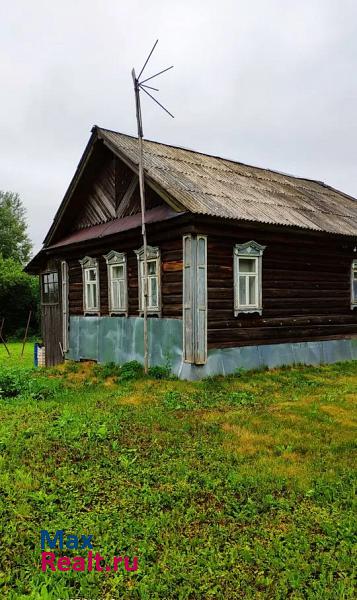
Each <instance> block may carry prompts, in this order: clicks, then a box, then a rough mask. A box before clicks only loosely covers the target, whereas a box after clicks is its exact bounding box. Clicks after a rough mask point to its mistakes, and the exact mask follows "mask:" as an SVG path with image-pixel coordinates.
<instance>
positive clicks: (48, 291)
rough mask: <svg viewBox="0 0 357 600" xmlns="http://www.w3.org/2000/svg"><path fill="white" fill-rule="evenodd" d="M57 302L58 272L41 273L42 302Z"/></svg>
mask: <svg viewBox="0 0 357 600" xmlns="http://www.w3.org/2000/svg"><path fill="white" fill-rule="evenodd" d="M57 303H58V273H57V271H53V272H52V273H44V274H43V275H42V304H57Z"/></svg>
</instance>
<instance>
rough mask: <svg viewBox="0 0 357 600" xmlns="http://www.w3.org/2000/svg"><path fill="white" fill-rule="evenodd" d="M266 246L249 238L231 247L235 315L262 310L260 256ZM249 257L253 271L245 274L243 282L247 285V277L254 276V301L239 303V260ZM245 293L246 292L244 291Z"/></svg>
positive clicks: (259, 312) (260, 311) (260, 312)
mask: <svg viewBox="0 0 357 600" xmlns="http://www.w3.org/2000/svg"><path fill="white" fill-rule="evenodd" d="M265 248H266V246H262V245H261V244H258V242H255V241H254V240H251V241H250V242H246V243H245V244H236V245H235V246H234V249H233V271H234V316H235V317H237V316H238V315H239V314H240V313H245V314H246V313H258V314H259V315H261V314H262V312H263V295H262V257H263V252H264V250H265ZM241 259H251V260H252V263H254V267H255V268H254V271H252V272H251V275H249V273H247V274H246V272H244V275H245V282H246V285H247V282H248V278H254V282H255V299H256V301H255V303H254V304H253V303H252V304H249V303H244V304H243V303H241V302H240V298H239V296H240V294H239V286H240V276H241V275H242V273H241V272H240V260H241ZM246 293H247V292H246Z"/></svg>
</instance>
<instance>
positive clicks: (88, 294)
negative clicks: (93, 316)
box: [79, 256, 100, 313]
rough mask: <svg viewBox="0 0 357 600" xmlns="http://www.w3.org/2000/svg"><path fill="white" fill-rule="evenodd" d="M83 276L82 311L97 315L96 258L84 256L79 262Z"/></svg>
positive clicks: (97, 274)
mask: <svg viewBox="0 0 357 600" xmlns="http://www.w3.org/2000/svg"><path fill="white" fill-rule="evenodd" d="M79 262H80V264H81V265H82V274H83V310H84V312H85V313H98V312H99V310H100V306H99V265H98V261H97V259H96V258H91V257H90V256H86V257H85V258H83V259H82V260H80V261H79Z"/></svg>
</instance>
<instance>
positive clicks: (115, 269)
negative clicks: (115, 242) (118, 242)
mask: <svg viewBox="0 0 357 600" xmlns="http://www.w3.org/2000/svg"><path fill="white" fill-rule="evenodd" d="M122 277H124V266H123V265H113V266H112V279H121V278H122Z"/></svg>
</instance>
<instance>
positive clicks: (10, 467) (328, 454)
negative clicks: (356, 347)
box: [0, 344, 357, 600]
mask: <svg viewBox="0 0 357 600" xmlns="http://www.w3.org/2000/svg"><path fill="white" fill-rule="evenodd" d="M10 350H11V351H12V352H13V355H14V356H13V358H12V359H10V360H9V359H7V358H6V357H5V354H4V350H3V347H0V389H1V388H2V389H3V392H2V399H0V465H1V466H0V488H1V496H0V506H1V538H0V540H1V542H0V544H1V552H0V562H1V571H0V597H1V598H6V599H7V598H9V599H10V600H12V599H18V598H30V599H42V600H45V599H51V600H54V599H69V598H81V599H84V598H87V599H89V598H91V599H92V598H93V599H95V600H102V599H110V598H113V599H118V600H119V599H120V600H122V599H124V600H126V599H145V600H155V599H164V600H169V599H179V600H184V599H196V598H197V599H198V598H202V599H213V598H214V599H228V600H234V599H235V598H244V599H263V598H264V599H265V598H266V599H270V598H271V599H279V600H285V599H286V598H292V599H321V600H329V599H352V598H355V597H356V590H355V589H354V583H353V582H354V580H353V566H354V564H355V558H354V554H353V549H354V542H355V539H356V538H355V535H356V531H355V518H354V507H353V498H354V490H353V485H354V482H355V480H356V477H355V474H356V473H355V470H354V465H355V456H354V442H355V439H356V436H355V432H356V430H355V425H356V420H355V419H356V408H355V400H356V397H357V364H356V363H340V364H336V365H330V366H321V367H319V368H312V367H295V368H286V369H277V370H272V371H259V372H246V373H243V372H237V374H236V375H235V376H234V377H233V376H232V377H229V378H226V379H224V378H213V379H207V380H204V381H201V382H184V381H177V380H170V379H157V377H160V376H161V375H163V374H164V373H162V372H160V371H157V372H155V371H154V372H153V374H152V376H151V377H150V378H144V377H142V376H140V373H137V370H136V369H135V365H129V366H128V367H125V368H123V369H119V368H114V367H113V366H111V365H107V366H104V367H102V368H100V367H97V366H95V365H91V364H89V363H82V364H80V365H78V364H74V363H67V364H66V365H65V366H61V367H59V368H57V369H51V370H48V371H44V370H41V369H39V370H37V371H34V370H29V367H30V366H31V363H32V347H31V346H30V345H29V346H28V348H27V350H26V357H25V358H24V359H23V360H22V361H20V359H19V354H20V350H21V345H16V347H15V345H13V344H12V345H11V347H10ZM4 390H5V391H4ZM6 390H7V392H6ZM41 530H48V531H49V532H50V534H51V536H53V535H54V534H55V532H56V530H64V532H65V534H66V535H67V534H75V535H77V536H79V537H80V536H81V535H82V534H84V535H86V536H88V535H92V536H93V539H92V542H93V553H95V552H99V553H100V555H101V556H102V557H103V558H104V559H105V561H106V564H107V565H112V563H113V560H112V558H113V557H114V556H123V557H124V556H128V557H129V559H130V560H129V563H130V565H131V566H133V565H134V562H133V561H134V557H137V558H138V569H137V570H136V571H130V572H129V571H126V570H125V569H124V567H123V566H122V565H121V566H120V568H119V569H118V570H117V571H116V572H114V570H113V569H112V568H111V570H110V571H106V570H104V571H102V572H99V571H96V570H93V571H91V572H87V571H84V572H76V571H73V570H70V571H66V572H61V571H58V570H56V571H55V572H52V571H46V572H45V573H44V572H42V571H41V548H40V531H41ZM46 551H49V548H48V547H46ZM54 552H55V553H56V556H57V557H59V556H64V555H65V556H69V557H70V558H71V560H73V557H74V556H79V555H80V556H83V557H85V556H87V554H88V548H87V549H83V550H81V549H80V550H75V549H74V550H68V549H66V548H64V549H63V550H62V551H60V550H59V549H58V548H57V549H56V550H55V551H54ZM66 564H68V563H66Z"/></svg>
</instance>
